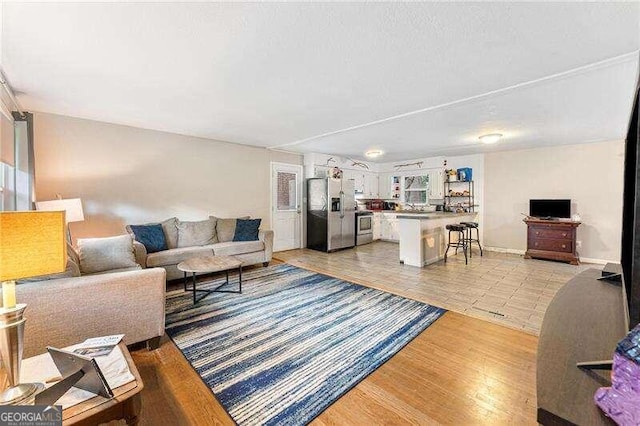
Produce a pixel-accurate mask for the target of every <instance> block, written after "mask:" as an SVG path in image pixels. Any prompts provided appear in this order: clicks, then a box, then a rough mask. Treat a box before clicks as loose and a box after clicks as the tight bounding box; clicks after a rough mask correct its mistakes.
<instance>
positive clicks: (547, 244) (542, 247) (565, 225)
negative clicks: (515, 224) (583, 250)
mask: <svg viewBox="0 0 640 426" xmlns="http://www.w3.org/2000/svg"><path fill="white" fill-rule="evenodd" d="M524 223H526V224H527V252H526V253H525V254H524V257H525V259H531V258H536V259H550V260H561V261H565V262H569V263H571V264H572V265H577V264H578V262H579V259H578V252H577V251H576V231H577V229H578V226H580V222H574V221H571V220H541V219H534V218H527V219H525V220H524Z"/></svg>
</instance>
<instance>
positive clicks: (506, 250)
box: [482, 246, 526, 255]
mask: <svg viewBox="0 0 640 426" xmlns="http://www.w3.org/2000/svg"><path fill="white" fill-rule="evenodd" d="M482 249H483V250H487V251H494V252H496V253H510V254H519V255H524V252H525V251H526V250H518V249H510V248H504V247H488V246H484V247H482Z"/></svg>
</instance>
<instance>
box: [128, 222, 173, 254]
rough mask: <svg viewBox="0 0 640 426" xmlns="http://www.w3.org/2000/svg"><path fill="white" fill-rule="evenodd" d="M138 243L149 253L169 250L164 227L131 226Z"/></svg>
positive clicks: (158, 225)
mask: <svg viewBox="0 0 640 426" xmlns="http://www.w3.org/2000/svg"><path fill="white" fill-rule="evenodd" d="M129 228H131V231H132V232H133V235H135V236H136V241H138V242H139V243H141V244H142V245H144V246H145V248H146V249H147V253H155V252H157V251H162V250H167V239H166V238H165V236H164V231H163V230H162V225H160V224H157V225H130V226H129Z"/></svg>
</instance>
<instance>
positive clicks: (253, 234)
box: [233, 219, 262, 241]
mask: <svg viewBox="0 0 640 426" xmlns="http://www.w3.org/2000/svg"><path fill="white" fill-rule="evenodd" d="M260 222H262V219H238V220H236V232H235V234H233V241H258V228H260Z"/></svg>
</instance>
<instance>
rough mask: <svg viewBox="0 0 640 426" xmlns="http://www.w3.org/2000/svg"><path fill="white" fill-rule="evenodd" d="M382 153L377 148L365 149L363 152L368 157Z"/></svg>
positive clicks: (375, 156) (374, 156)
mask: <svg viewBox="0 0 640 426" xmlns="http://www.w3.org/2000/svg"><path fill="white" fill-rule="evenodd" d="M382 154H383V152H382V151H380V150H379V149H372V150H371V151H367V152H365V153H364V155H366V156H367V157H368V158H377V157H380V156H381V155H382Z"/></svg>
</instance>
